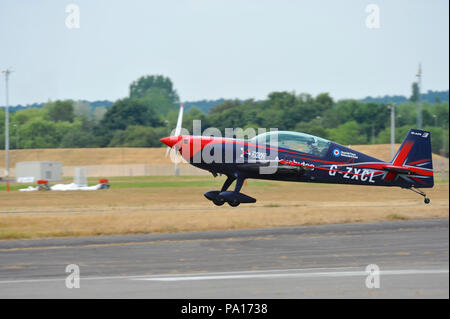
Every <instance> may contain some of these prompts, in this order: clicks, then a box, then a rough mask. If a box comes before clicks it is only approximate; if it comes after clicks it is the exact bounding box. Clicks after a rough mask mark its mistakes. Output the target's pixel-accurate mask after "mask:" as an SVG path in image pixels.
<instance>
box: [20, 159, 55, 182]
mask: <svg viewBox="0 0 450 319" xmlns="http://www.w3.org/2000/svg"><path fill="white" fill-rule="evenodd" d="M61 179H62V163H61V162H18V163H16V180H17V181H18V182H35V181H37V180H47V181H49V182H57V181H60V180H61Z"/></svg>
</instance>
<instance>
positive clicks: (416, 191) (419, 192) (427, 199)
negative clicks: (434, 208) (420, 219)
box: [409, 187, 430, 204]
mask: <svg viewBox="0 0 450 319" xmlns="http://www.w3.org/2000/svg"><path fill="white" fill-rule="evenodd" d="M409 189H410V190H412V191H413V192H414V193H416V194H419V195H422V196H423V197H424V200H423V201H424V203H425V204H429V203H430V199H429V198H428V197H427V194H425V193H424V192H422V191H421V190H420V189H415V188H413V187H410V188H409Z"/></svg>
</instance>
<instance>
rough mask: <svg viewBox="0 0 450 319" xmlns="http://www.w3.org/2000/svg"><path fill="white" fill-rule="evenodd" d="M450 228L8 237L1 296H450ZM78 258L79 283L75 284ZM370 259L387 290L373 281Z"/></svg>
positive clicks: (402, 225)
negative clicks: (71, 278)
mask: <svg viewBox="0 0 450 319" xmlns="http://www.w3.org/2000/svg"><path fill="white" fill-rule="evenodd" d="M448 225H449V222H448V219H430V220H415V221H396V222H380V223H357V224H340V225H320V226H302V227H283V228H270V229H254V230H231V231H211V232H195V233H176V234H149V235H127V236H107V237H106V236H105V237H89V238H57V239H42V240H12V241H0V298H449V259H448V252H449V229H448ZM69 264H76V265H77V266H78V267H79V270H80V281H79V283H80V287H79V288H71V289H69V288H67V287H66V277H67V276H68V275H69V273H66V266H67V265H69ZM368 265H376V266H377V267H378V269H379V288H376V287H372V288H368V287H367V286H366V281H367V278H368V276H369V275H370V274H369V272H366V267H367V266H368Z"/></svg>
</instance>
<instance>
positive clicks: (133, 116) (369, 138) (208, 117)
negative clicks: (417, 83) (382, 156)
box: [0, 75, 449, 156]
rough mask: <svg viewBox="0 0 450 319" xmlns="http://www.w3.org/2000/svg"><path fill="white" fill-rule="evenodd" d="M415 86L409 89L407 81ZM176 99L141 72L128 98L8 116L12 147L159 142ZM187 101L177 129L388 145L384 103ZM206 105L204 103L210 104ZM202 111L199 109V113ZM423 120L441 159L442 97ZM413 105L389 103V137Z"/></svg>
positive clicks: (165, 81)
mask: <svg viewBox="0 0 450 319" xmlns="http://www.w3.org/2000/svg"><path fill="white" fill-rule="evenodd" d="M413 87H414V86H413ZM179 103H180V99H179V96H178V93H177V91H176V90H175V88H174V85H173V83H172V81H171V80H170V78H168V77H164V76H162V75H151V76H143V77H141V78H139V79H137V80H136V81H134V82H133V83H131V85H130V87H129V95H128V96H127V97H125V98H123V99H119V100H117V101H115V102H114V103H113V104H112V105H111V106H109V107H108V108H105V107H98V108H94V109H93V108H92V107H91V106H90V105H89V104H88V103H86V102H84V101H72V100H61V101H60V100H58V101H49V102H47V103H45V104H44V106H43V107H42V108H40V109H37V108H29V109H25V110H19V111H17V112H14V113H11V118H10V146H11V148H20V149H23V148H78V147H119V146H126V147H159V146H161V143H160V142H159V139H160V138H161V137H164V136H167V135H169V134H170V132H171V130H172V129H173V128H174V127H175V125H176V120H177V115H178V109H179ZM202 103H203V104H201V105H199V106H198V107H197V106H196V105H189V109H188V110H186V112H185V114H184V118H183V127H184V128H186V129H188V130H189V131H190V132H192V121H193V120H201V121H202V128H203V129H206V128H207V127H217V128H218V129H220V130H221V131H222V132H223V133H224V131H225V128H238V127H240V128H244V129H245V128H249V127H251V128H255V129H257V128H259V127H263V128H267V129H270V128H277V129H279V130H292V131H298V132H304V133H309V134H313V135H317V136H320V137H323V138H326V139H330V140H332V141H335V142H337V143H340V144H343V145H352V144H378V143H389V142H390V110H389V109H388V105H387V104H386V103H380V102H378V103H377V102H373V101H358V100H353V99H347V100H339V101H335V100H333V98H332V97H331V96H330V95H329V94H328V93H321V94H318V95H317V96H312V95H310V94H306V93H302V94H296V93H294V92H272V93H270V94H269V95H268V97H267V98H266V99H264V100H262V101H256V100H252V99H250V100H238V99H235V100H223V101H222V102H221V103H219V104H217V105H215V106H214V107H212V108H210V109H209V112H207V113H206V112H205V111H204V110H205V106H206V105H208V103H211V102H208V101H202ZM209 105H211V104H209ZM202 109H203V110H202ZM422 110H423V125H424V129H425V130H429V131H431V134H432V147H433V152H435V153H444V154H445V155H446V156H448V134H449V133H448V127H449V126H448V116H449V104H448V102H447V101H445V102H442V101H436V102H435V103H433V104H430V103H428V102H427V101H425V102H422ZM416 115H417V103H416V102H415V101H414V92H413V94H412V99H411V100H410V101H407V102H404V103H401V104H399V105H397V106H396V142H398V143H400V142H401V141H402V140H403V138H404V137H405V135H406V133H407V131H408V130H409V129H410V128H414V127H416ZM4 117H5V114H4V111H3V110H0V148H4V140H5V139H4V130H5V129H4V122H5V120H4Z"/></svg>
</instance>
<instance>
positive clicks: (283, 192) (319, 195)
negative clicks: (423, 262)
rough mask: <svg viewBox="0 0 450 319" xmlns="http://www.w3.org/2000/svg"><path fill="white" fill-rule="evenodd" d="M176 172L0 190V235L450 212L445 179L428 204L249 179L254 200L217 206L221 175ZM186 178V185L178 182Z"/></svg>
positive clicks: (399, 194) (384, 191)
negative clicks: (81, 187)
mask: <svg viewBox="0 0 450 319" xmlns="http://www.w3.org/2000/svg"><path fill="white" fill-rule="evenodd" d="M165 179H168V182H165ZM176 179H177V178H176V177H167V178H166V177H165V178H162V177H161V178H160V181H161V187H147V188H145V187H144V188H120V187H119V186H118V185H121V183H127V182H131V183H132V181H133V179H132V178H128V179H125V180H124V179H123V178H122V179H119V178H118V179H117V181H116V180H115V179H113V178H112V179H111V183H112V189H110V190H105V191H92V192H82V191H78V192H31V193H22V192H17V191H15V192H9V193H6V192H0V203H1V208H0V239H14V238H40V237H55V236H89V235H112V234H136V233H158V232H180V231H204V230H219V229H238V228H262V227H275V226H294V225H312V224H325V223H351V222H371V221H381V220H403V219H416V218H448V214H449V197H448V191H449V189H448V183H439V184H437V185H436V186H435V187H434V188H433V189H431V190H428V192H427V194H428V196H429V197H430V198H431V203H430V204H429V205H425V204H424V203H423V199H422V197H420V196H418V195H416V194H414V193H413V192H411V191H408V190H402V189H399V188H393V189H391V188H383V187H369V186H350V185H326V184H309V183H308V184H304V183H289V182H258V181H249V182H248V185H246V186H245V187H244V189H243V192H244V193H246V194H249V195H251V196H254V197H256V198H257V199H258V202H257V203H255V204H247V205H244V204H243V205H241V206H239V207H237V208H232V207H229V206H228V205H227V204H225V205H224V206H221V207H216V206H214V205H213V204H212V203H211V202H209V201H207V200H206V199H205V198H204V197H203V193H204V192H206V191H208V190H211V189H217V188H219V187H220V185H221V183H222V182H223V180H224V179H223V178H217V179H215V180H214V179H212V177H208V176H197V177H189V178H187V177H185V178H182V180H181V184H177V183H179V182H175V181H176ZM171 181H173V183H174V184H170V183H169V182H171ZM140 182H141V183H142V181H140ZM183 183H184V184H185V185H186V186H180V185H183ZM202 183H205V185H203V184H202ZM115 185H117V187H116V188H115ZM149 185H152V184H149ZM156 185H158V184H156ZM147 186H148V185H147Z"/></svg>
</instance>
